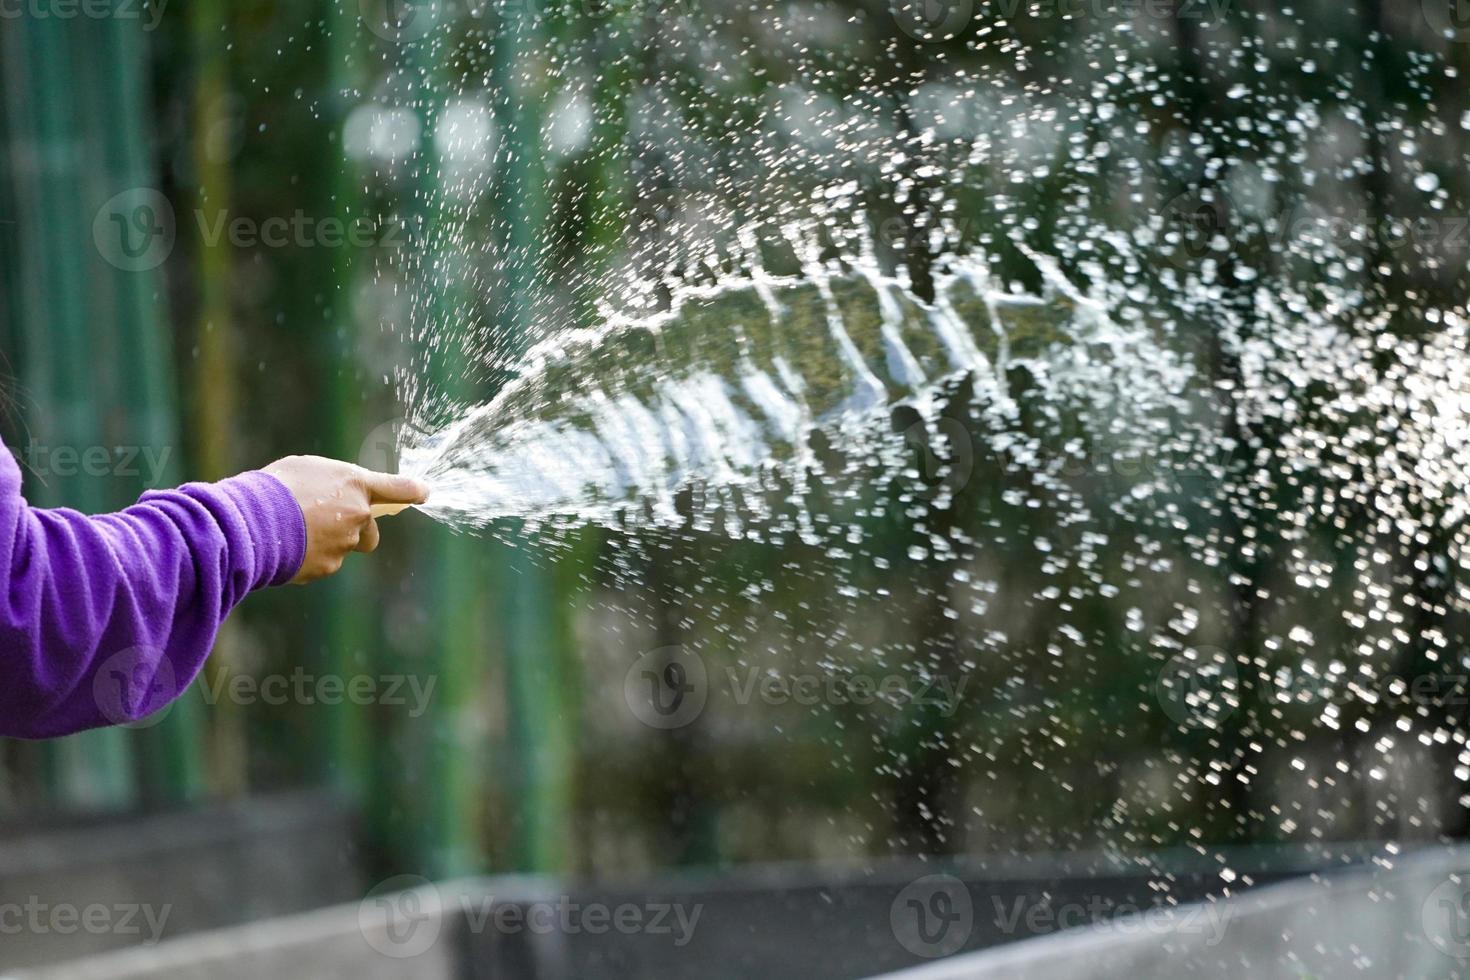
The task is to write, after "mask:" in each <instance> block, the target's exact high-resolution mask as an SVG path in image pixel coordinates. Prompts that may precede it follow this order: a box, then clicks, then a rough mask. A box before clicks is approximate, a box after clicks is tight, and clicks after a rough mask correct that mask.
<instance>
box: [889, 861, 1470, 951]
mask: <svg viewBox="0 0 1470 980" xmlns="http://www.w3.org/2000/svg"><path fill="white" fill-rule="evenodd" d="M1466 872H1470V849H1449V850H1444V851H1436V852H1430V853H1419V854H1414V855H1412V856H1409V857H1406V858H1404V859H1402V860H1399V861H1396V862H1394V863H1393V864H1392V866H1390V867H1373V868H1365V869H1361V870H1355V871H1342V872H1337V873H1334V874H1330V875H1325V876H1313V877H1311V878H1308V879H1303V880H1299V881H1291V882H1286V883H1282V884H1277V885H1271V886H1267V887H1264V888H1260V889H1256V890H1253V891H1250V892H1247V893H1245V894H1243V895H1240V896H1237V897H1234V898H1230V899H1227V900H1224V901H1218V902H1214V903H1199V904H1197V905H1195V906H1186V907H1181V908H1180V909H1178V910H1177V911H1175V912H1172V913H1170V914H1168V915H1160V916H1157V917H1155V918H1154V919H1153V921H1151V922H1145V921H1143V920H1142V919H1141V918H1138V917H1134V918H1133V919H1131V920H1130V919H1128V918H1123V919H1118V920H1115V921H1111V922H1101V923H1097V924H1094V925H1088V926H1082V927H1080V928H1075V929H1070V930H1066V931H1064V932H1061V933H1058V934H1056V935H1054V936H1048V937H1044V938H1039V939H1030V940H1025V941H1022V942H1018V943H1014V944H1012V945H1009V946H1004V947H1000V948H997V949H992V950H987V951H984V952H979V953H971V954H968V955H962V956H956V957H953V958H950V959H946V960H940V961H937V962H934V963H932V964H929V965H926V966H920V967H914V968H911V969H907V970H901V971H898V972H895V973H889V974H886V975H885V977H886V978H887V980H1002V978H1004V980H1093V978H1096V980H1103V978H1109V980H1111V978H1116V977H1143V978H1151V977H1157V978H1160V980H1164V978H1169V980H1173V978H1177V977H1184V976H1187V977H1190V978H1191V980H1215V978H1219V980H1227V978H1228V980H1234V978H1238V977H1252V978H1281V980H1300V978H1302V977H1345V976H1363V977H1426V978H1427V977H1460V976H1470V906H1467V905H1465V904H1463V903H1464V900H1465V898H1466V896H1470V874H1466ZM1462 874H1463V876H1464V884H1463V885H1462V884H1460V881H1459V880H1458V879H1459V878H1460V877H1461V876H1462ZM1447 882H1448V883H1449V884H1448V885H1447V884H1446V883H1447ZM1446 901H1448V902H1450V903H1451V906H1449V907H1447V906H1443V902H1446ZM1206 916H1210V917H1213V918H1214V920H1215V921H1216V922H1219V923H1223V926H1224V928H1223V929H1222V930H1214V929H1207V928H1202V927H1200V923H1201V922H1202V921H1203V918H1204V917H1206Z"/></svg>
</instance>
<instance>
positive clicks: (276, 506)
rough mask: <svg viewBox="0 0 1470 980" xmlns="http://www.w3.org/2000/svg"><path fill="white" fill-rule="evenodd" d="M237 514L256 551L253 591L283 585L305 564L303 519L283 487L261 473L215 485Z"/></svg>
mask: <svg viewBox="0 0 1470 980" xmlns="http://www.w3.org/2000/svg"><path fill="white" fill-rule="evenodd" d="M214 487H215V489H216V490H218V491H219V492H220V493H222V494H224V495H225V496H226V497H228V498H229V499H230V501H231V502H232V503H233V504H234V505H235V506H236V507H237V508H239V510H240V514H241V516H242V517H244V519H245V526H246V527H247V529H248V530H249V532H250V540H251V543H252V545H253V546H254V551H255V575H254V580H253V584H252V585H251V588H252V589H259V588H264V587H266V586H271V585H285V584H286V583H287V582H289V581H291V580H292V579H293V578H295V577H296V573H297V572H299V571H300V570H301V563H302V562H303V561H305V560H306V518H305V516H304V515H303V514H302V513H301V505H300V504H298V503H297V502H296V498H295V497H294V496H293V495H292V494H291V491H290V490H288V489H286V485H285V484H284V483H282V482H281V481H280V480H278V479H276V478H275V477H273V476H271V475H270V474H269V473H265V472H262V471H261V470H253V471H251V472H249V473H241V474H240V475H239V476H232V477H230V478H229V479H228V480H221V481H220V482H218V483H216V484H214Z"/></svg>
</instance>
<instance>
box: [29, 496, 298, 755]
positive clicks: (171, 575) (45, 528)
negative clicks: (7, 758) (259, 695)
mask: <svg viewBox="0 0 1470 980" xmlns="http://www.w3.org/2000/svg"><path fill="white" fill-rule="evenodd" d="M305 537H306V533H305V527H304V523H303V520H302V516H301V510H300V508H299V507H298V506H297V504H296V501H295V499H294V498H293V497H292V496H291V494H290V492H289V491H288V490H287V489H286V488H285V487H284V486H283V485H282V484H281V483H280V482H279V481H277V480H275V479H274V478H273V477H270V476H266V475H264V474H261V473H252V474H246V475H244V476H241V477H236V478H234V479H232V480H226V481H223V482H221V483H218V484H190V485H187V486H185V487H181V488H179V489H177V490H169V491H162V492H152V493H149V494H146V495H145V496H144V497H143V498H142V499H141V500H140V501H139V503H138V504H137V505H136V506H134V507H130V508H128V509H127V510H125V511H122V512H120V513H117V514H109V515H104V516H99V517H86V516H83V515H81V514H78V513H76V512H74V511H67V510H49V511H48V510H39V509H35V508H30V507H28V506H26V505H25V502H24V500H23V499H21V498H20V496H19V492H18V487H16V488H14V492H13V493H11V494H6V495H5V498H4V502H3V503H0V569H4V568H7V567H8V569H9V578H8V582H7V593H6V595H5V597H4V598H5V602H4V605H3V607H0V650H3V651H4V658H5V661H6V663H5V666H4V670H3V675H4V678H3V680H4V682H3V683H0V734H4V735H12V736H18V737H29V738H37V737H49V736H54V735H60V734H65V733H68V732H72V731H79V730H81V729H85V728H92V727H97V726H101V725H107V724H117V723H121V722H126V721H129V720H133V719H135V718H138V717H142V716H145V715H147V714H150V713H151V712H153V711H155V710H157V709H158V708H160V707H162V706H163V705H165V704H167V703H168V702H169V701H171V700H173V699H174V698H175V697H177V696H178V695H179V694H181V693H182V692H183V691H184V689H185V688H187V686H188V685H189V683H190V682H191V681H192V680H193V679H194V677H195V676H196V675H197V673H198V671H199V669H200V667H201V666H202V664H203V663H204V660H205V659H206V658H207V657H208V655H209V651H210V649H211V648H212V646H213V644H214V640H215V637H216V635H217V634H218V631H219V628H220V624H221V623H222V622H223V621H224V618H225V616H226V615H228V613H229V612H230V611H231V610H232V609H233V608H234V607H235V606H236V605H237V604H238V603H239V602H240V600H241V599H243V598H244V597H245V596H246V595H247V594H248V593H249V592H251V591H252V590H254V589H257V588H262V587H264V586H267V585H274V584H281V583H283V582H286V581H289V580H290V579H291V577H292V576H293V575H294V574H295V573H296V570H297V568H298V567H299V566H300V564H301V560H302V555H303V554H304V551H305Z"/></svg>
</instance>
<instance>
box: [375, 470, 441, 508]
mask: <svg viewBox="0 0 1470 980" xmlns="http://www.w3.org/2000/svg"><path fill="white" fill-rule="evenodd" d="M362 482H363V486H364V487H365V488H366V489H367V492H368V496H369V497H371V498H372V503H375V504H421V503H423V502H424V501H426V500H428V499H429V485H428V484H426V483H425V482H424V481H423V480H416V479H414V478H413V477H411V476H403V475H401V474H396V473H375V472H373V471H372V470H363V474H362Z"/></svg>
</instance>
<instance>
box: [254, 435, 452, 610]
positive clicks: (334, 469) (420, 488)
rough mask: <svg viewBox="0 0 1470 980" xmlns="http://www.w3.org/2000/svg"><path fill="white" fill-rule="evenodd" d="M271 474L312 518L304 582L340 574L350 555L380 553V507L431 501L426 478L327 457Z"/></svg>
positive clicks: (294, 461) (288, 461) (295, 460)
mask: <svg viewBox="0 0 1470 980" xmlns="http://www.w3.org/2000/svg"><path fill="white" fill-rule="evenodd" d="M265 472H267V473H269V474H270V475H271V476H274V477H275V478H276V479H278V480H280V481H281V482H282V483H284V484H285V485H286V489H288V490H290V491H291V494H292V496H294V497H295V498H296V502H297V503H298V504H300V505H301V513H302V515H303V516H304V517H305V518H306V558H305V560H304V561H302V563H301V570H300V571H298V572H297V573H296V577H295V578H294V579H292V581H293V582H295V583H298V584H300V583H304V582H313V581H316V580H317V579H319V578H326V577H327V576H328V575H335V574H336V573H337V572H338V571H339V570H341V568H342V563H343V562H344V561H345V560H346V558H347V555H348V554H349V553H350V552H353V551H361V552H364V553H366V552H371V551H374V550H376V549H377V547H378V540H379V536H378V522H377V521H376V520H374V519H373V507H374V505H403V506H409V505H412V504H421V503H423V502H424V501H425V500H427V499H428V498H429V488H428V487H427V486H426V485H425V484H424V483H423V481H421V480H415V479H413V478H412V477H407V476H395V475H393V474H391V473H375V472H373V471H372V470H366V469H363V468H362V467H361V466H354V465H353V464H351V463H343V462H339V461H338V460H335V459H324V458H323V457H321V456H287V457H286V458H285V459H281V460H277V461H276V462H274V463H272V464H271V465H269V466H267V467H266V468H265Z"/></svg>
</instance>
